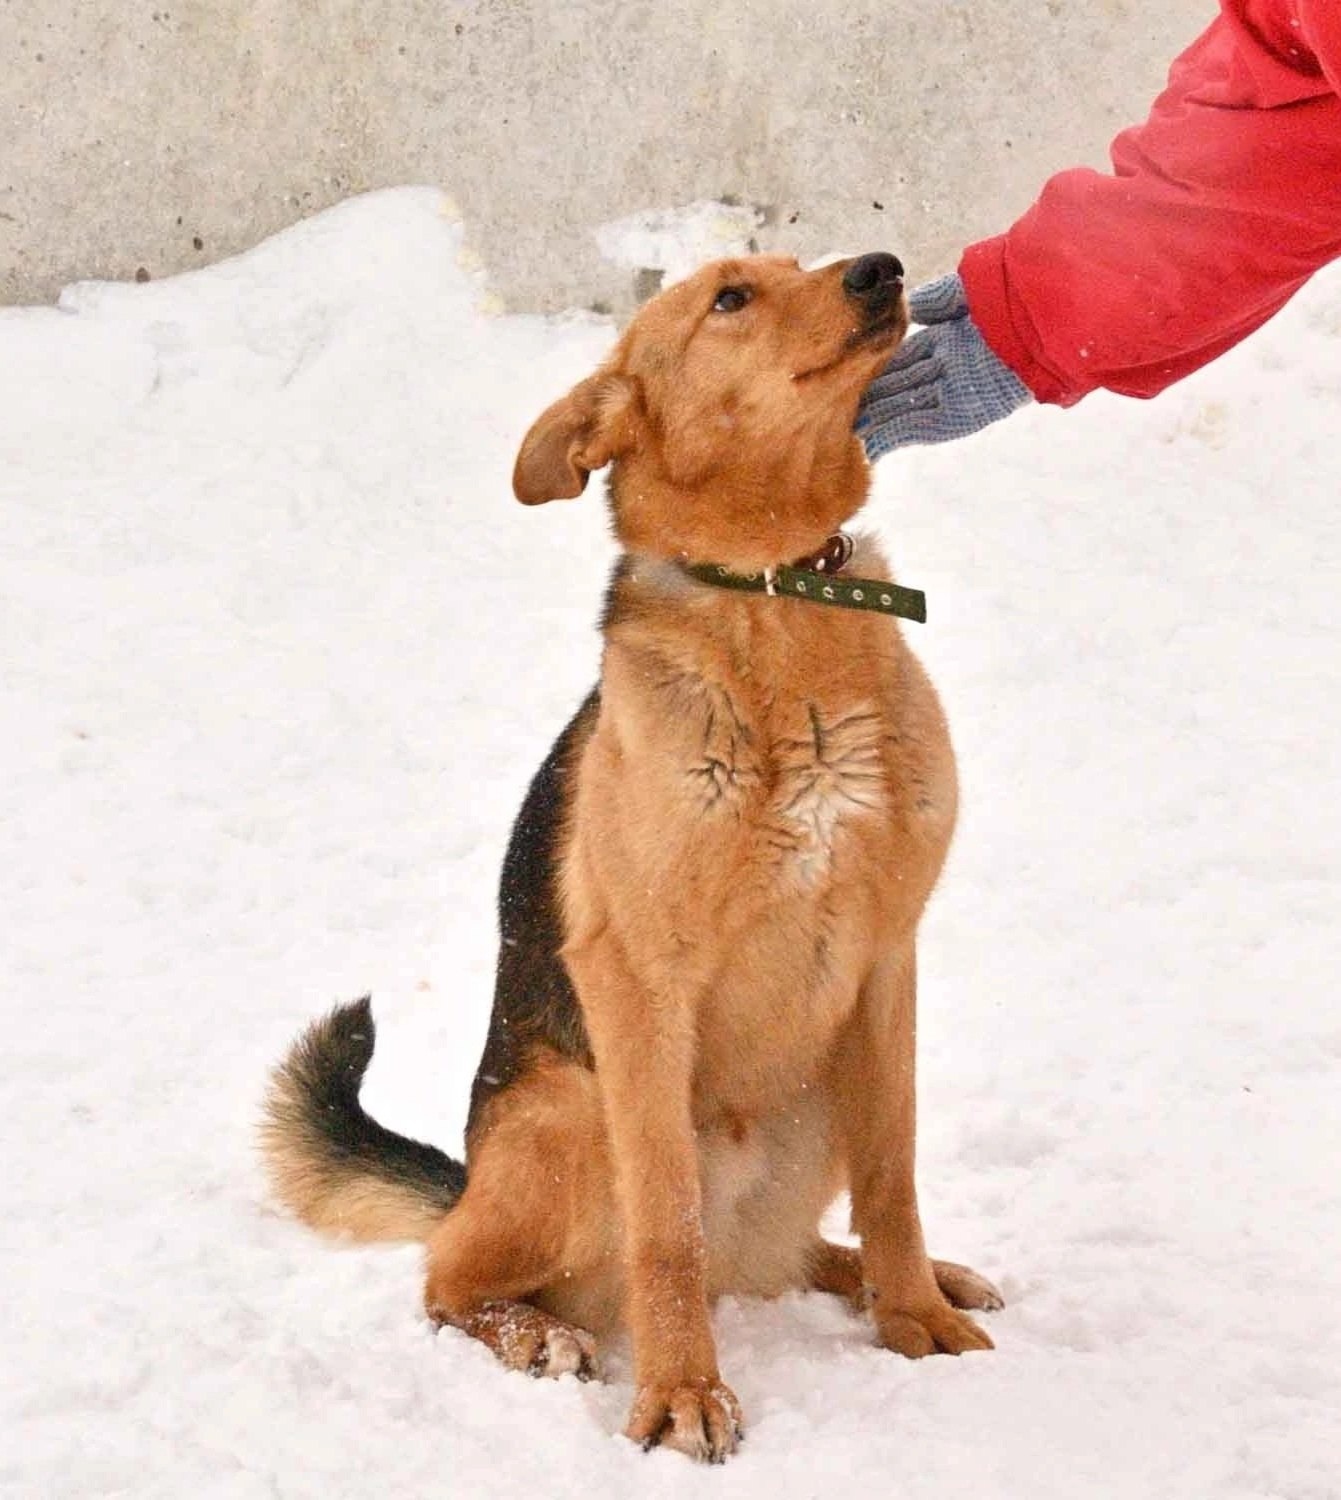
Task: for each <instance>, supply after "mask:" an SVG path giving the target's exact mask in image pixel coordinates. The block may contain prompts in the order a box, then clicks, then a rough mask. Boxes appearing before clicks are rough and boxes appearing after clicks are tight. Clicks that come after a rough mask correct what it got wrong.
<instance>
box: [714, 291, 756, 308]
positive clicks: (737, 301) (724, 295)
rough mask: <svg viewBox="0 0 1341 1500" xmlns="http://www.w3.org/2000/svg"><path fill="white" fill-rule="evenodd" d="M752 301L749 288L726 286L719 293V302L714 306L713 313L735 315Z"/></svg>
mask: <svg viewBox="0 0 1341 1500" xmlns="http://www.w3.org/2000/svg"><path fill="white" fill-rule="evenodd" d="M749 300H750V289H749V287H747V286H724V287H723V288H722V290H721V291H720V292H718V293H717V300H716V301H715V302H714V303H713V304H712V310H713V312H721V313H733V312H739V311H740V310H741V308H742V307H744V306H745V304H746V303H747V302H748V301H749Z"/></svg>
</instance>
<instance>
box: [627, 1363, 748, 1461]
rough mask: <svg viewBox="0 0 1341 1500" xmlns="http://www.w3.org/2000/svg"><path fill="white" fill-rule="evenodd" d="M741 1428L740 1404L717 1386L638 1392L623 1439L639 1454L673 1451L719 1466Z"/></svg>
mask: <svg viewBox="0 0 1341 1500" xmlns="http://www.w3.org/2000/svg"><path fill="white" fill-rule="evenodd" d="M744 1430H745V1429H744V1427H743V1426H742V1424H741V1420H740V1402H739V1401H737V1400H736V1397H735V1393H734V1392H733V1391H732V1390H731V1389H730V1388H729V1387H728V1386H725V1385H723V1384H722V1383H721V1381H720V1380H700V1381H694V1382H692V1383H690V1384H688V1385H681V1386H651V1385H645V1386H643V1387H641V1389H640V1390H639V1391H638V1394H637V1396H636V1397H635V1399H634V1402H633V1410H632V1412H630V1414H629V1424H628V1426H627V1427H626V1428H625V1429H624V1435H625V1436H626V1437H630V1438H632V1439H633V1441H634V1442H635V1443H641V1444H642V1445H643V1447H644V1448H655V1447H657V1446H660V1447H662V1448H674V1449H676V1450H677V1451H678V1452H680V1453H684V1454H686V1455H688V1457H690V1458H693V1459H697V1460H698V1461H699V1462H700V1463H712V1464H720V1463H723V1462H725V1460H726V1459H727V1457H728V1456H729V1455H730V1454H732V1453H734V1452H735V1451H736V1448H737V1446H738V1445H739V1443H740V1440H741V1438H742V1436H743V1435H744Z"/></svg>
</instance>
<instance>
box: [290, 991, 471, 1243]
mask: <svg viewBox="0 0 1341 1500" xmlns="http://www.w3.org/2000/svg"><path fill="white" fill-rule="evenodd" d="M375 1041H376V1032H375V1029H374V1027H373V1018H372V1001H371V998H370V997H369V996H367V995H365V996H364V997H363V999H361V1000H355V1001H353V1002H351V1003H350V1004H347V1005H337V1006H336V1007H335V1009H334V1010H333V1011H331V1013H330V1014H329V1015H327V1016H323V1017H322V1018H321V1020H319V1021H314V1022H313V1023H312V1024H311V1025H310V1026H309V1027H308V1028H307V1030H306V1031H305V1032H304V1033H303V1034H302V1036H300V1037H299V1038H298V1040H297V1041H296V1042H295V1043H294V1044H293V1047H292V1048H291V1049H290V1051H289V1055H288V1057H286V1058H285V1059H284V1061H283V1062H282V1063H281V1064H280V1065H279V1067H277V1068H276V1069H275V1071H274V1074H273V1075H272V1077H271V1080H270V1088H269V1091H268V1093H267V1094H266V1100H265V1115H264V1119H263V1120H262V1123H261V1151H262V1154H263V1156H264V1158H265V1163H266V1167H267V1169H268V1171H269V1175H270V1184H271V1187H272V1189H273V1191H274V1193H275V1195H276V1197H278V1199H279V1200H280V1202H281V1203H283V1204H284V1206H285V1207H286V1208H288V1209H289V1210H290V1211H291V1212H293V1213H294V1214H296V1215H297V1216H298V1218H300V1219H302V1221H303V1222H304V1223H305V1224H310V1225H311V1226H312V1228H313V1229H318V1230H321V1231H322V1232H323V1233H325V1234H332V1235H344V1236H348V1237H350V1238H352V1239H356V1240H425V1239H427V1238H428V1236H429V1235H430V1234H431V1233H432V1231H433V1230H434V1229H435V1228H436V1227H437V1225H438V1224H439V1223H440V1222H441V1221H442V1218H443V1216H444V1215H445V1214H446V1213H447V1212H448V1210H449V1209H451V1207H452V1205H453V1204H454V1203H455V1202H456V1200H457V1199H458V1198H459V1197H460V1196H461V1193H462V1191H463V1190H464V1188H465V1185H466V1170H465V1168H464V1167H463V1166H462V1165H461V1163H460V1162H457V1161H453V1160H452V1158H451V1157H450V1156H447V1155H446V1154H445V1153H444V1152H442V1151H439V1150H438V1149H437V1147H436V1146H425V1145H423V1144H422V1143H421V1142H419V1141H412V1140H410V1138H409V1137H408V1136H403V1135H397V1134H396V1133H395V1132H394V1131H391V1130H387V1129H385V1127H383V1126H381V1125H379V1124H378V1123H377V1121H376V1120H374V1119H373V1118H372V1117H371V1116H370V1115H368V1114H366V1113H365V1112H364V1109H363V1106H362V1105H361V1104H360V1103H359V1088H360V1086H361V1085H362V1083H363V1075H364V1074H365V1073H366V1072H367V1070H368V1064H369V1063H370V1062H371V1061H372V1055H373V1045H374V1042H375Z"/></svg>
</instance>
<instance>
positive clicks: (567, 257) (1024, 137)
mask: <svg viewBox="0 0 1341 1500" xmlns="http://www.w3.org/2000/svg"><path fill="white" fill-rule="evenodd" d="M1214 9H1215V6H1214V0H1158V3H1157V0H1143V3H1142V0H977V3H964V4H955V3H952V4H934V3H931V0H926V3H916V0H885V3H883V4H839V3H836V0H742V3H739V4H735V5H732V4H729V3H726V0H661V3H660V4H653V3H649V0H627V3H623V4H620V3H615V0H573V3H570V4H562V3H559V0H461V3H450V0H0V58H3V66H2V67H0V301H6V302H28V301H40V300H45V299H49V298H51V297H52V296H53V295H54V294H55V293H56V291H57V290H58V289H59V288H60V287H61V286H62V285H64V284H65V283H66V282H68V281H71V280H74V279H77V278H80V277H87V276H97V277H118V278H128V277H134V276H135V275H136V274H137V272H139V273H141V274H142V275H143V274H148V275H150V276H154V277H159V276H164V275H168V274H170V273H172V272H174V271H179V270H182V269H183V268H185V267H190V266H196V265H202V264H206V263H209V262H211V261H214V260H218V259H219V258H221V257H222V256H225V255H227V254H230V253H232V252H234V251H237V250H241V249H245V248H246V247H247V246H249V245H252V244H255V243H256V241H258V240H259V239H261V238H263V237H264V236H265V235H267V234H269V233H271V232H272V231H274V230H276V229H279V228H281V227H282V226H284V225H286V224H289V223H292V222H293V221H294V220H295V219H298V218H301V217H303V216H305V215H307V214H310V213H312V212H314V211H315V210H317V209H320V208H322V207H325V206H326V205H328V204H330V203H333V202H335V201H337V200H338V199H340V198H344V197H347V196H348V195H350V194H351V193H355V192H359V191H361V190H363V189H366V188H372V187H382V186H387V185H389V184H394V183H405V182H431V183H438V184H441V185H442V186H443V187H445V188H446V189H447V190H448V191H449V192H450V193H451V194H452V196H453V197H454V198H455V199H456V200H457V202H458V203H459V204H460V205H461V207H462V209H463V211H464V214H465V217H466V220H467V223H468V225H469V227H470V236H471V240H472V243H473V244H474V246H475V248H476V249H477V250H478V252H479V253H480V254H481V256H482V257H483V259H484V261H485V263H486V264H487V265H488V267H489V269H490V272H491V276H492V280H493V283H494V285H495V286H496V288H497V289H498V290H499V291H500V292H501V293H502V294H503V296H504V298H505V299H506V301H507V302H508V304H509V305H510V306H513V307H525V308H544V309H552V308H558V307H564V306H569V305H574V304H592V303H604V304H609V305H612V306H615V307H617V308H619V307H623V306H627V305H628V302H629V301H630V299H631V296H632V290H633V281H634V277H633V274H632V273H631V272H630V270H629V269H627V268H616V267H612V266H610V265H608V264H605V263H603V262H602V261H601V259H600V257H599V255H598V252H597V249H596V245H595V242H594V239H593V237H592V234H591V229H592V227H593V226H594V225H596V224H598V223H601V222H603V221H606V220H609V219H613V218H617V217H620V216H622V215H625V214H628V213H630V212H633V211H636V210H638V209H642V208H652V207H670V206H673V205H676V204H681V203H687V202H690V201H692V200H695V199H700V198H705V197H706V198H720V197H723V196H729V197H734V198H737V199H739V200H741V201H745V202H750V203H756V204H759V205H761V206H763V207H764V208H765V209H766V211H767V215H768V218H767V222H766V224H765V226H764V228H763V229H762V230H761V232H760V236H759V238H760V242H761V246H762V247H763V248H786V249H788V250H794V251H795V252H796V253H798V254H801V255H803V256H805V255H810V254H816V253H820V252H822V251H827V250H834V249H853V250H858V249H869V248H876V247H884V248H890V249H894V250H896V251H897V252H898V253H899V254H901V255H902V256H903V258H904V259H905V260H906V261H907V262H908V264H909V267H910V270H911V271H912V273H913V274H914V275H930V274H933V273H935V272H938V271H940V270H942V269H946V268H948V267H950V266H951V265H952V264H953V261H954V259H955V257H956V253H957V250H958V248H959V246H960V245H961V244H962V243H964V242H965V241H966V240H967V239H969V238H972V237H977V236H981V235H983V234H987V233H991V232H993V231H995V230H997V229H1000V228H1003V227H1005V225H1006V223H1007V222H1008V221H1009V219H1010V218H1011V217H1012V216H1013V215H1014V214H1015V213H1017V212H1018V211H1019V210H1021V209H1022V208H1023V207H1025V206H1026V205H1027V203H1028V202H1029V200H1030V198H1031V197H1032V196H1033V194H1034V192H1035V191H1036V190H1037V188H1038V186H1039V185H1040V184H1041V182H1042V180H1043V178H1044V177H1045V175H1046V174H1047V173H1048V172H1049V171H1051V170H1053V169H1056V168H1058V167H1062V166H1066V165H1070V164H1072V163H1075V162H1078V161H1088V162H1095V163H1097V162H1101V161H1102V160H1103V154H1104V148H1105V146H1106V143H1107V141H1108V139H1109V138H1110V136H1111V135H1112V134H1113V133H1114V131H1115V130H1116V129H1117V128H1118V127H1119V126H1121V125H1123V124H1126V123H1128V122H1129V121H1130V120H1132V119H1134V118H1138V117H1140V116H1141V115H1142V114H1143V113H1144V111H1145V107H1146V105H1147V103H1148V102H1149V100H1150V98H1151V97H1152V95H1153V93H1154V91H1155V90H1156V89H1157V88H1158V86H1159V85H1160V83H1161V82H1162V80H1163V77H1164V74H1165V71H1166V68H1167V64H1168V61H1169V59H1170V58H1171V57H1172V56H1173V54H1174V52H1175V51H1176V50H1177V49H1178V48H1179V47H1180V46H1181V45H1182V44H1184V43H1185V42H1186V41H1188V40H1190V38H1191V37H1192V36H1194V35H1195V34H1196V32H1197V31H1199V30H1200V29H1201V27H1202V26H1203V25H1204V24H1205V23H1206V22H1207V21H1209V19H1210V18H1211V16H1212V15H1213V14H1214Z"/></svg>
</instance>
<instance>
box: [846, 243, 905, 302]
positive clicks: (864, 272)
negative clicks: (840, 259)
mask: <svg viewBox="0 0 1341 1500" xmlns="http://www.w3.org/2000/svg"><path fill="white" fill-rule="evenodd" d="M902 284H903V263H902V261H900V260H899V258H898V256H896V255H886V254H885V253H884V252H883V251H881V252H880V253H878V254H876V255H860V256H858V257H857V259H856V260H854V261H853V262H852V264H851V265H850V266H849V267H848V268H847V270H846V271H844V272H843V290H844V291H845V292H846V293H847V294H848V296H849V297H859V298H861V300H862V301H867V300H869V299H871V298H873V297H875V296H877V295H879V294H884V295H885V296H888V295H889V294H890V293H892V292H896V291H897V290H898V289H899V287H900V286H902Z"/></svg>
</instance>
